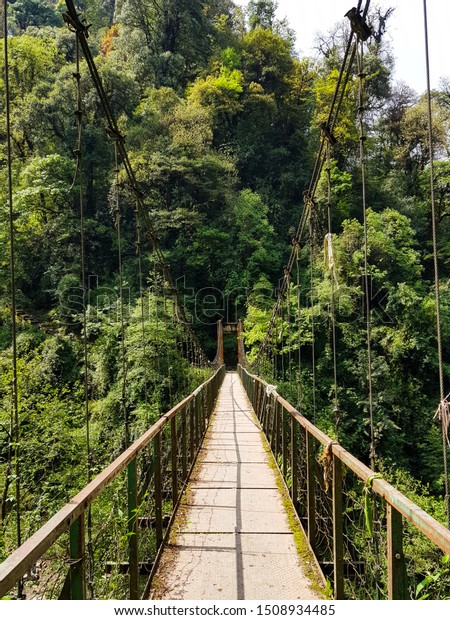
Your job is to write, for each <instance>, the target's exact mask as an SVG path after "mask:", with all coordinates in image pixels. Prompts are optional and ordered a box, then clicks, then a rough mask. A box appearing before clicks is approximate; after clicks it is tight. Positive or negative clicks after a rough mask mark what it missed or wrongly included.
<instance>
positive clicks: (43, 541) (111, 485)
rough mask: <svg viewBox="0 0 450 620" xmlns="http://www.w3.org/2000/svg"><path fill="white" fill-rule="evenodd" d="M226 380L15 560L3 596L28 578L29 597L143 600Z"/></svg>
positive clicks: (180, 410)
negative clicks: (88, 531)
mask: <svg viewBox="0 0 450 620" xmlns="http://www.w3.org/2000/svg"><path fill="white" fill-rule="evenodd" d="M224 376H225V367H224V366H222V367H220V368H219V369H218V370H217V371H216V372H215V373H214V375H213V376H212V377H211V378H210V379H208V380H207V381H205V382H204V383H203V384H202V385H201V386H200V387H198V388H197V389H196V390H195V391H194V392H193V393H192V394H191V395H190V396H188V397H187V398H185V399H184V400H183V401H182V402H180V403H179V404H178V405H176V406H175V407H173V408H172V409H171V410H170V411H169V412H168V413H166V414H165V415H163V416H161V418H159V419H158V421H157V422H156V424H154V425H153V426H152V427H151V428H150V429H149V430H148V431H147V432H146V433H144V434H143V435H142V436H141V437H140V438H139V439H138V440H137V441H135V442H134V443H133V445H131V446H130V447H129V448H128V449H127V450H125V452H123V453H122V454H121V455H120V456H119V457H118V458H117V459H116V460H115V461H114V462H112V463H111V464H110V465H109V466H108V467H107V468H106V469H104V470H103V471H102V472H101V473H100V474H98V476H96V478H94V480H92V482H91V483H90V484H88V485H87V486H86V487H85V488H84V489H83V490H82V491H81V492H80V493H78V495H76V496H75V497H74V498H73V499H72V500H70V501H69V502H68V503H67V504H66V505H65V506H64V507H63V508H62V509H61V510H59V511H58V512H57V513H56V514H55V515H54V516H53V517H52V518H51V519H50V520H49V521H48V522H47V523H46V524H45V525H44V526H43V527H41V528H40V529H39V530H38V531H37V532H36V533H35V534H33V535H32V536H31V537H30V538H29V539H28V540H27V541H25V542H24V543H23V545H21V547H19V548H18V549H17V550H16V551H15V552H14V553H12V554H11V555H10V556H9V557H8V558H7V559H6V560H5V561H4V562H3V563H2V564H1V565H0V597H2V596H5V595H7V594H8V593H10V592H11V591H12V589H13V588H14V586H15V585H16V584H17V583H18V581H19V580H22V579H23V578H24V576H26V579H25V581H24V585H25V588H24V591H25V594H26V595H27V596H28V597H29V598H53V597H56V598H64V599H73V600H75V599H85V598H107V597H108V596H109V597H110V598H119V594H120V595H121V597H123V598H129V599H131V600H136V599H139V598H141V597H142V598H145V597H146V596H147V595H148V591H149V588H150V582H151V579H152V577H153V574H154V572H155V569H156V566H157V564H158V561H159V558H160V555H161V553H162V550H163V547H164V543H165V541H166V540H167V536H168V533H169V530H170V525H171V523H172V520H173V518H174V514H175V511H176V509H177V507H178V504H179V501H180V498H181V495H182V493H183V490H184V486H185V484H186V482H187V480H188V478H189V474H190V472H191V470H192V467H193V466H194V463H195V460H196V457H197V454H198V451H199V449H200V447H201V444H202V441H203V437H204V434H205V432H206V428H207V425H208V420H209V417H210V416H211V413H212V411H213V409H214V405H215V402H216V399H217V395H218V391H219V388H220V385H221V383H222V381H223V378H224ZM100 496H102V497H103V502H102V504H101V506H98V505H97V506H96V504H98V502H95V501H94V500H96V499H98V498H99V497H100ZM105 496H106V497H105ZM87 528H90V530H91V534H92V535H90V536H89V537H88V539H89V540H91V541H92V542H91V543H90V544H89V545H88V544H87V543H86V539H87V537H86V531H87ZM112 558H114V561H112ZM39 562H40V566H39V570H40V573H41V577H40V578H38V579H37V580H36V576H35V575H33V573H34V572H35V571H34V570H30V567H36V565H37V563H39ZM32 579H34V581H33V580H32Z"/></svg>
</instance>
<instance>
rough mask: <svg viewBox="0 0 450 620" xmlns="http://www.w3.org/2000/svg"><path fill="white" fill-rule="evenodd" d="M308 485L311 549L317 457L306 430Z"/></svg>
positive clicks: (312, 442)
mask: <svg viewBox="0 0 450 620" xmlns="http://www.w3.org/2000/svg"><path fill="white" fill-rule="evenodd" d="M305 432H306V472H307V473H306V484H307V516H308V540H309V544H310V545H311V548H312V549H313V551H314V549H315V545H316V479H315V466H316V457H315V453H314V448H315V445H314V444H315V441H314V437H313V436H312V435H311V433H309V432H308V431H307V430H306V429H305Z"/></svg>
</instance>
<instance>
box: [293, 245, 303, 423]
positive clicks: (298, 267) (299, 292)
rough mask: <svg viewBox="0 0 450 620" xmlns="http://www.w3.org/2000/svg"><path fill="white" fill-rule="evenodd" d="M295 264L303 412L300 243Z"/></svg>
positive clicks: (299, 393) (299, 388)
mask: <svg viewBox="0 0 450 620" xmlns="http://www.w3.org/2000/svg"><path fill="white" fill-rule="evenodd" d="M295 252H296V255H295V264H296V270H297V330H298V381H297V408H298V410H299V411H300V412H301V410H302V398H303V390H302V327H301V318H302V307H301V288H300V285H301V282H300V244H299V243H297V244H296V247H295Z"/></svg>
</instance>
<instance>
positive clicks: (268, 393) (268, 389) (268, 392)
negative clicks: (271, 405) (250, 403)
mask: <svg viewBox="0 0 450 620" xmlns="http://www.w3.org/2000/svg"><path fill="white" fill-rule="evenodd" d="M277 387H278V386H276V385H266V396H272V394H276V392H277Z"/></svg>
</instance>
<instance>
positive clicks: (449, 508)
mask: <svg viewBox="0 0 450 620" xmlns="http://www.w3.org/2000/svg"><path fill="white" fill-rule="evenodd" d="M423 15H424V32H425V62H426V74H427V111H428V140H429V151H430V154H429V157H430V202H431V230H432V241H433V264H434V294H435V303H436V338H437V349H438V350H437V355H438V375H439V397H440V405H439V408H438V417H439V414H440V418H441V423H442V424H441V426H442V453H443V460H444V489H445V510H446V516H447V527H448V528H449V529H450V496H449V472H448V453H447V444H448V426H447V422H446V416H445V415H444V410H445V404H446V400H447V399H446V398H445V386H444V360H443V352H442V318H441V299H440V278H439V263H438V248H437V219H436V200H435V187H434V148H433V115H432V101H431V78H430V49H429V37H428V9H427V1H426V0H423Z"/></svg>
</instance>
